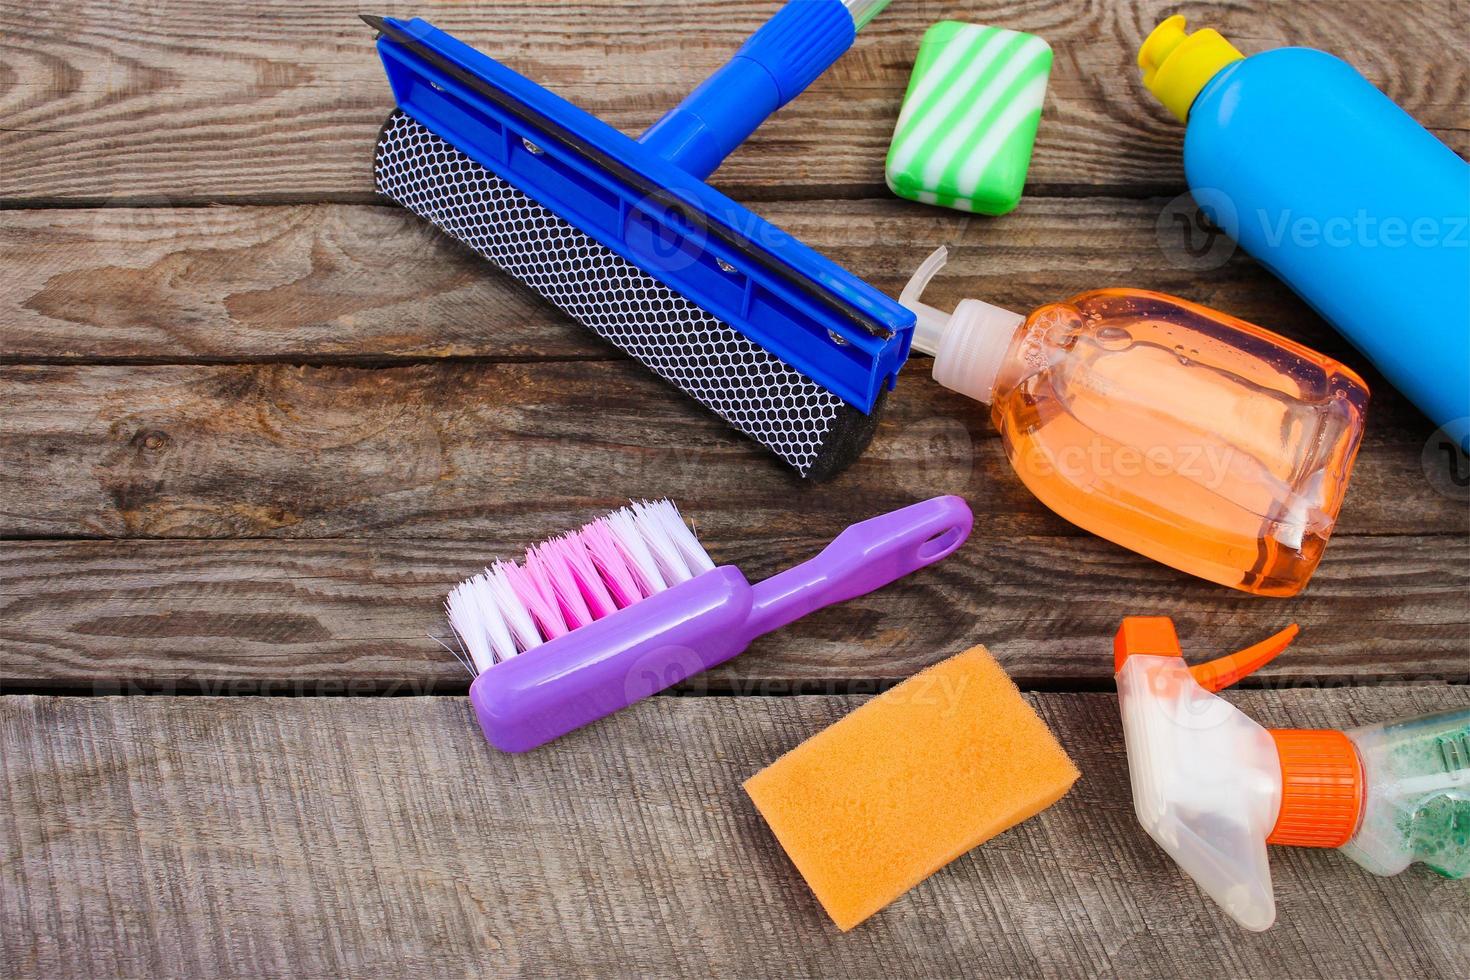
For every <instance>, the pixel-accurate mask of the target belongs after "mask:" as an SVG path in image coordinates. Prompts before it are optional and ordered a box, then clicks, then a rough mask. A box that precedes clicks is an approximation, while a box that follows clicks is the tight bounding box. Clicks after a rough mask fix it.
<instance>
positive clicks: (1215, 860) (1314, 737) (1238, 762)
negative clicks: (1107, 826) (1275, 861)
mask: <svg viewBox="0 0 1470 980" xmlns="http://www.w3.org/2000/svg"><path fill="white" fill-rule="evenodd" d="M1296 634H1297V628H1296V626H1289V627H1287V628H1286V629H1284V630H1282V631H1281V632H1280V633H1277V634H1276V635H1275V636H1273V637H1271V638H1270V639H1268V640H1265V641H1264V642H1262V643H1258V644H1256V645H1255V646H1253V647H1250V648H1248V649H1246V650H1242V651H1240V652H1239V653H1235V654H1231V655H1229V656H1227V657H1222V658H1221V659H1219V660H1215V661H1211V662H1210V663H1206V664H1201V665H1198V666H1195V667H1190V666H1188V665H1186V664H1185V662H1184V659H1183V655H1182V653H1181V652H1180V648H1179V638H1178V637H1177V636H1176V635H1175V632H1174V624H1173V623H1172V622H1171V621H1170V620H1169V619H1167V618H1165V617H1152V616H1148V617H1145V616H1135V617H1130V618H1128V619H1125V620H1124V621H1123V625H1122V628H1121V629H1119V630H1118V635H1117V637H1116V639H1115V640H1114V642H1113V656H1114V660H1113V667H1114V671H1115V674H1116V679H1117V683H1118V706H1119V709H1120V711H1121V712H1122V716H1123V736H1124V739H1125V741H1126V743H1127V748H1128V771H1129V776H1130V779H1131V781H1132V784H1133V806H1134V810H1135V812H1136V813H1137V815H1138V820H1139V822H1140V823H1141V824H1143V827H1144V829H1145V830H1146V831H1148V834H1149V836H1150V837H1152V838H1153V839H1154V840H1155V841H1157V842H1158V844H1159V846H1161V847H1162V848H1163V849H1164V850H1165V851H1167V852H1168V853H1169V856H1170V857H1172V858H1173V859H1174V860H1175V861H1177V862H1178V863H1179V866H1180V867H1181V868H1183V869H1184V871H1185V872H1186V873H1188V874H1189V876H1190V877H1192V878H1193V879H1194V880H1195V882H1196V883H1198V885H1199V886H1200V888H1201V889H1203V890H1204V892H1205V893H1206V894H1207V895H1209V896H1210V897H1211V898H1213V899H1214V900H1215V901H1216V902H1217V903H1219V905H1220V906H1221V907H1222V908H1223V909H1224V910H1225V911H1226V912H1227V913H1228V914H1229V915H1230V916H1231V918H1233V919H1235V920H1236V921H1237V922H1239V923H1240V924H1241V925H1242V926H1244V927H1245V928H1247V929H1250V930H1252V931H1257V932H1259V931H1261V930H1264V929H1267V928H1269V927H1270V926H1271V924H1272V923H1273V922H1274V921H1275V919H1276V900H1275V896H1274V894H1273V891H1272V887H1271V865H1270V861H1269V859H1268V857H1267V852H1266V845H1267V844H1285V845H1292V846H1297V847H1331V848H1341V849H1342V850H1343V852H1344V853H1346V854H1347V855H1348V856H1349V857H1351V858H1352V859H1353V860H1354V861H1356V862H1358V863H1359V864H1361V865H1362V866H1363V867H1365V868H1367V869H1368V870H1369V871H1372V872H1374V873H1375V874H1380V875H1392V874H1397V873H1398V872H1400V871H1402V870H1404V868H1406V867H1408V865H1409V864H1410V863H1412V862H1414V861H1422V862H1424V863H1425V864H1427V865H1428V866H1429V867H1430V869H1431V870H1433V871H1435V872H1437V873H1439V874H1441V875H1443V876H1445V877H1447V878H1463V877H1465V876H1466V875H1467V874H1470V707H1467V708H1466V709H1464V710H1460V711H1447V712H1443V713H1440V714H1436V715H1428V716H1425V717H1423V718H1417V719H1413V720H1409V721H1400V722H1394V723H1389V724H1379V725H1370V726H1367V727H1364V728H1359V729H1355V730H1354V731H1351V732H1340V731H1334V730H1330V729H1284V728H1263V727H1262V726H1260V725H1258V724H1257V723H1256V722H1255V721H1253V720H1251V719H1250V718H1249V717H1247V716H1246V715H1245V714H1244V713H1243V712H1241V711H1240V710H1239V709H1238V708H1236V707H1235V706H1234V705H1232V704H1230V702H1228V701H1226V700H1225V699H1224V698H1221V697H1218V696H1217V695H1216V693H1215V692H1217V691H1221V690H1223V689H1224V688H1226V687H1228V686H1229V685H1231V684H1233V683H1235V681H1237V680H1239V679H1240V678H1242V677H1245V676H1247V675H1248V674H1250V673H1251V672H1252V671H1255V670H1256V669H1258V668H1260V667H1261V666H1263V665H1264V664H1266V663H1267V662H1269V661H1270V660H1271V659H1272V658H1273V657H1275V656H1276V655H1277V654H1279V653H1280V652H1281V651H1282V650H1284V649H1286V647H1287V645H1288V644H1289V643H1290V642H1291V641H1292V639H1293V638H1294V637H1295V636H1296Z"/></svg>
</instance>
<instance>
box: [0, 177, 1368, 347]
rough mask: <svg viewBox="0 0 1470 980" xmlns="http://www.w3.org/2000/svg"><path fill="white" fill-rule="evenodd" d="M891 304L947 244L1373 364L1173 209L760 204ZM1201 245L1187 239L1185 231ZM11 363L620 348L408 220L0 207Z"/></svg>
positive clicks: (1173, 203) (968, 260)
mask: <svg viewBox="0 0 1470 980" xmlns="http://www.w3.org/2000/svg"><path fill="white" fill-rule="evenodd" d="M752 207H754V208H755V209H756V210H757V211H759V212H760V213H761V214H762V215H763V216H764V217H765V218H767V219H768V220H770V221H772V222H773V223H775V224H776V225H777V226H778V227H780V228H783V229H785V230H786V231H788V232H790V233H791V234H792V235H793V236H794V237H796V238H797V239H799V240H801V241H803V242H806V243H807V244H808V245H811V246H812V247H814V248H816V249H818V250H819V251H821V252H822V253H823V254H825V255H827V256H829V257H830V258H832V259H833V260H835V261H837V262H838V263H840V264H841V265H842V266H843V267H845V268H847V269H850V270H851V271H852V272H854V273H855V274H857V275H858V276H861V277H862V278H864V279H867V280H869V281H870V282H872V283H874V284H875V285H876V286H878V287H879V288H881V289H883V290H884V291H886V292H888V293H889V294H890V295H897V294H898V292H899V291H900V290H901V289H902V288H903V284H904V282H905V281H906V280H907V278H908V276H909V274H910V273H911V272H912V271H913V269H914V268H915V267H917V265H918V264H919V262H920V261H922V259H923V258H924V256H925V255H926V254H927V253H928V252H929V251H930V250H932V249H933V248H935V247H936V246H939V245H948V246H950V247H951V251H950V260H949V264H948V265H947V266H946V267H945V269H944V270H943V271H942V272H941V273H940V275H939V276H938V277H937V278H936V279H935V280H934V282H933V283H932V284H931V285H930V287H929V289H928V291H926V293H925V298H926V299H927V300H929V301H930V302H932V303H935V304H938V305H941V306H945V307H948V306H952V305H953V304H954V303H957V302H958V301H959V300H960V299H962V298H964V297H966V296H974V297H981V298H984V299H986V300H987V301H989V302H993V303H996V304H999V305H1001V306H1005V307H1009V308H1011V309H1015V310H1030V309H1033V308H1035V307H1036V306H1039V305H1040V304H1042V303H1046V302H1051V301H1054V300H1059V299H1063V298H1065V297H1068V296H1071V295H1074V294H1076V293H1079V292H1082V291H1084V290H1087V289H1096V288H1100V287H1103V286H1121V285H1139V286H1145V287H1147V288H1149V289H1154V290H1157V291H1159V292H1167V293H1174V294H1176V295H1179V296H1183V297H1185V298H1186V299H1191V300H1194V301H1195V302H1198V303H1204V304H1205V305H1207V306H1213V307H1216V308H1218V309H1222V310H1228V311H1229V312H1231V313H1233V314H1234V315H1236V316H1239V317H1242V318H1244V319H1246V320H1251V321H1253V322H1256V323H1260V324H1261V325H1263V326H1266V327H1269V328H1271V329H1274V330H1276V331H1278V332H1280V333H1283V334H1286V335H1287V336H1290V337H1292V338H1293V339H1296V340H1299V341H1301V342H1302V343H1304V344H1307V345H1309V346H1311V347H1314V348H1315V349H1317V350H1321V351H1324V352H1326V353H1329V354H1332V355H1334V356H1337V357H1340V358H1342V359H1343V360H1345V361H1346V362H1347V363H1350V364H1354V365H1360V364H1361V363H1362V358H1361V357H1359V356H1358V355H1357V354H1356V353H1354V352H1352V351H1351V349H1350V348H1349V347H1348V345H1347V344H1346V342H1345V341H1344V340H1343V339H1342V337H1341V335H1339V334H1338V333H1336V332H1335V331H1333V330H1332V329H1330V328H1329V327H1328V326H1327V325H1326V324H1324V323H1323V322H1322V321H1321V320H1320V319H1319V318H1318V317H1317V316H1316V315H1315V314H1313V313H1312V312H1311V311H1309V310H1308V309H1307V308H1306V306H1305V305H1304V304H1302V303H1301V302H1300V301H1299V300H1297V299H1296V298H1295V296H1293V295H1292V293H1291V291H1290V290H1289V289H1287V288H1286V286H1284V285H1283V284H1282V283H1281V282H1280V281H1279V280H1277V279H1276V278H1275V277H1273V276H1271V275H1270V274H1269V273H1267V272H1266V271H1265V270H1264V269H1262V268H1261V267H1260V266H1259V265H1257V264H1256V263H1255V262H1254V261H1252V260H1250V259H1249V258H1247V257H1246V256H1245V255H1244V254H1243V253H1239V252H1235V253H1234V254H1233V255H1232V254H1231V252H1230V248H1229V243H1228V240H1227V239H1223V238H1213V237H1205V236H1204V235H1203V234H1200V233H1199V229H1198V228H1197V227H1196V226H1193V225H1187V224H1185V223H1184V221H1183V219H1184V218H1186V217H1188V216H1189V215H1191V214H1192V213H1193V208H1192V206H1190V205H1188V204H1187V203H1186V202H1182V201H1179V200H1176V199H1174V198H1168V197H1165V198H1145V199H1136V200H1135V199H1127V198H1116V197H1113V198H1109V197H1097V198H1059V197H1028V198H1027V200H1026V203H1025V206H1024V207H1022V208H1021V209H1020V210H1019V211H1017V212H1016V213H1014V214H1012V215H1009V216H1007V217H1005V218H1004V219H1001V220H996V219H987V218H977V217H973V216H966V215H960V214H957V213H955V212H952V211H946V210H943V209H940V208H931V207H925V206H922V205H918V204H913V203H910V202H906V201H900V200H897V199H880V200H863V201H795V202H782V201H776V202H765V203H753V204H752ZM1191 235H1192V236H1193V237H1192V239H1191V238H1190V237H1187V236H1191ZM0 266H3V268H4V269H5V272H6V274H5V276H4V277H3V279H0V359H4V360H6V361H10V362H27V361H29V362H46V363H58V362H98V361H123V362H129V361H142V362H172V363H177V362H221V361H260V360H291V361H310V362H311V363H355V364H361V363H368V364H380V363H388V362H392V361H395V360H399V359H415V360H425V359H431V358H441V357H477V358H491V359H528V358H538V359H549V358H563V359H565V358H575V357H607V356H610V355H609V352H608V348H606V347H605V346H603V345H601V344H599V343H598V342H597V341H596V339H595V338H593V337H591V336H590V335H589V334H588V333H587V332H586V331H585V330H583V329H582V328H580V327H578V326H577V325H576V324H574V323H572V322H571V321H570V320H568V319H567V318H566V317H564V316H563V315H561V313H560V312H558V311H557V310H556V309H555V308H554V307H552V306H551V305H550V304H548V303H545V302H543V301H541V300H540V299H539V298H538V297H537V296H536V295H535V294H534V293H532V292H531V291H530V290H528V289H525V288H522V287H520V286H519V284H516V283H515V282H514V281H513V280H511V279H509V278H508V277H506V276H504V275H502V274H500V273H499V272H497V271H496V270H495V269H494V268H493V267H491V266H489V265H487V264H486V263H485V262H483V261H482V260H480V259H479V258H478V257H477V256H475V255H474V254H473V253H471V252H470V251H469V250H468V249H465V248H463V247H462V246H459V245H458V244H457V243H455V242H454V241H453V240H452V239H449V238H447V237H444V236H441V235H439V234H438V233H437V232H435V231H434V230H433V229H432V227H431V226H430V225H428V224H427V223H426V222H423V221H421V220H419V219H418V218H417V217H415V216H413V215H411V214H409V213H408V212H407V211H404V210H402V209H400V208H395V207H379V206H366V205H301V206H295V207H231V206H220V207H211V208H168V207H118V208H78V209H73V208H66V209H47V210H31V211H0Z"/></svg>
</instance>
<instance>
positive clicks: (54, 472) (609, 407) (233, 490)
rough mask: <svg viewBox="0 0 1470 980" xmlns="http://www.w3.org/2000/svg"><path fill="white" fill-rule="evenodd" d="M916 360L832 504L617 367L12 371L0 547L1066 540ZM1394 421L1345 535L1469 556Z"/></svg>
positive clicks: (1372, 448)
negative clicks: (940, 524) (819, 531)
mask: <svg viewBox="0 0 1470 980" xmlns="http://www.w3.org/2000/svg"><path fill="white" fill-rule="evenodd" d="M919 360H920V359H917V358H916V359H915V363H913V364H910V365H909V366H908V367H907V368H906V370H905V373H904V377H903V378H902V379H901V381H900V390H901V392H902V395H903V397H895V398H893V399H891V403H890V406H889V409H890V410H889V411H888V412H887V413H885V415H884V418H883V421H882V422H881V423H880V426H879V429H878V433H877V436H876V437H875V438H874V440H873V444H872V445H871V447H870V448H869V449H868V451H867V452H866V454H865V455H864V457H863V458H862V459H861V460H860V461H859V462H858V463H857V464H856V465H854V466H853V467H852V468H851V469H849V470H848V471H846V472H845V473H843V474H841V475H840V476H839V477H837V478H836V479H834V480H833V481H831V482H830V483H827V484H823V485H818V486H810V485H805V484H802V483H801V482H800V481H798V480H797V479H796V478H795V477H794V476H793V475H792V474H791V473H790V472H789V471H787V470H785V469H783V468H782V467H781V466H780V465H779V464H778V463H777V462H776V461H774V460H773V459H772V458H771V457H770V456H769V454H767V453H766V452H765V450H763V449H762V448H760V447H759V446H757V445H756V444H755V443H753V442H751V441H749V440H747V439H745V438H744V437H742V436H740V435H738V434H736V433H735V432H734V431H733V430H731V429H730V428H728V427H727V426H726V425H725V424H724V423H723V422H721V421H720V420H719V419H718V418H716V417H715V416H714V415H712V414H710V413H708V412H706V411H704V410H703V409H702V408H700V407H699V406H697V405H696V404H695V403H693V402H692V401H691V400H689V399H687V398H685V397H683V396H682V395H679V394H678V393H676V392H674V391H672V390H670V389H669V387H668V386H667V385H665V384H664V383H663V382H662V381H659V380H658V379H657V378H655V377H654V376H653V375H652V374H650V373H649V372H648V371H647V370H645V369H644V368H643V367H642V366H641V365H639V364H637V363H635V362H632V361H626V360H617V361H596V362H571V363H567V362H543V363H527V364H504V363H500V364H485V363H475V362H470V363H465V362H459V361H447V362H445V361H440V362H434V363H429V364H419V365H411V366H403V367H394V368H383V369H362V368H356V367H321V368H314V367H301V366H292V365H241V366H195V365H184V366H157V367H153V366H148V367H133V366H61V367H32V366H19V367H8V368H3V369H0V403H3V404H5V405H6V406H7V409H6V412H5V414H4V416H3V418H0V500H3V504H0V506H3V514H0V533H3V534H5V535H9V536H25V537H35V536H47V537H71V536H77V535H102V536H109V537H140V536H141V537H256V536H261V535H269V536H279V537H341V536H345V535H371V536H416V537H418V536H433V537H440V538H444V537H456V538H464V537H468V536H483V535H486V534H495V533H503V532H504V531H505V530H506V529H507V528H508V524H507V521H508V519H510V518H511V517H512V515H518V516H519V517H520V518H522V519H524V518H527V517H531V516H534V517H535V519H536V523H535V525H534V529H535V531H536V534H535V535H534V537H532V538H531V540H535V539H537V538H539V537H541V536H542V535H544V534H547V533H551V532H555V531H560V530H565V529H567V528H570V527H574V526H576V524H577V523H578V522H579V520H581V519H583V518H584V517H585V516H586V515H588V514H589V512H596V511H597V510H599V509H606V508H608V507H610V506H614V505H616V504H617V503H619V502H621V501H626V500H627V499H629V498H639V497H662V496H668V497H671V498H673V499H674V500H676V501H679V502H681V503H684V504H686V505H687V507H688V509H689V512H690V514H691V516H693V517H695V518H696V519H697V520H698V521H699V523H700V525H701V527H704V528H707V529H708V531H707V533H709V534H710V540H711V541H713V542H718V541H720V540H721V539H722V536H724V535H725V534H727V533H729V532H731V531H734V532H737V533H738V534H748V533H750V532H751V531H752V530H754V529H760V528H766V529H770V530H773V531H784V532H788V533H789V532H791V531H793V530H794V529H796V528H798V527H814V526H815V525H814V524H813V520H814V518H815V517H816V516H817V515H823V516H825V517H826V518H827V520H826V522H825V524H824V525H823V526H824V528H826V529H829V530H831V531H832V533H836V531H837V530H839V529H840V528H841V526H842V525H843V522H851V520H852V519H853V518H854V516H855V514H867V513H878V512H879V511H881V510H884V509H888V508H891V507H895V506H898V505H900V504H902V503H907V502H912V501H913V500H914V499H921V498H923V497H926V496H931V495H934V494H937V493H963V494H964V495H965V496H966V497H967V498H968V499H969V501H970V503H971V505H972V506H973V507H974V509H975V510H976V512H977V513H980V514H983V515H984V517H983V519H982V525H981V532H982V540H983V538H984V537H988V536H1002V535H1006V534H1032V533H1048V534H1065V533H1068V529H1069V525H1067V524H1066V523H1065V522H1064V521H1062V520H1061V519H1060V518H1058V517H1056V516H1055V515H1053V514H1052V513H1051V512H1050V511H1048V510H1047V509H1046V508H1045V507H1044V506H1042V505H1041V504H1040V503H1038V502H1037V501H1036V500H1035V499H1034V498H1033V497H1032V496H1031V494H1030V493H1029V492H1028V491H1027V490H1026V489H1025V488H1024V487H1023V486H1022V485H1021V483H1020V481H1018V480H1017V479H1016V478H1015V475H1014V474H1013V472H1012V470H1011V467H1010V464H1009V463H1008V462H1007V461H1006V459H1005V456H1004V453H1003V452H1002V447H1001V444H1000V440H999V438H998V437H997V436H996V434H995V431H994V429H993V428H992V427H991V426H990V422H989V420H988V418H987V417H986V415H985V413H984V410H983V409H981V408H980V407H979V406H977V405H975V404H974V403H972V402H969V401H968V400H966V399H963V398H961V397H959V396H956V395H953V394H951V393H948V392H945V391H944V390H943V389H941V388H940V387H939V386H938V385H937V384H935V383H934V382H933V381H932V380H930V379H928V378H925V377H923V376H922V372H923V371H924V370H925V369H926V367H927V366H926V365H923V364H920V363H918V361H919ZM1381 401H1382V402H1387V403H1388V406H1389V407H1388V408H1387V409H1386V410H1383V406H1382V404H1380V406H1379V408H1380V412H1379V413H1378V414H1377V415H1376V416H1375V417H1374V418H1373V420H1372V424H1371V425H1370V426H1369V429H1368V432H1367V435H1366V436H1365V438H1364V447H1363V449H1362V451H1361V452H1360V454H1359V457H1358V462H1357V465H1356V468H1355V470H1354V474H1353V482H1352V485H1351V489H1350V492H1349V496H1348V499H1347V503H1346V506H1345V508H1344V511H1343V515H1342V518H1341V520H1340V522H1339V525H1338V527H1339V528H1340V530H1341V531H1343V532H1344V533H1353V532H1371V533H1375V534H1423V533H1426V532H1429V533H1444V534H1457V533H1458V534H1463V533H1464V532H1465V529H1466V526H1467V523H1470V512H1467V509H1466V507H1465V502H1464V499H1463V496H1462V495H1456V494H1453V493H1446V492H1441V491H1440V490H1439V489H1436V485H1435V483H1433V482H1432V481H1431V480H1430V479H1429V478H1428V477H1426V475H1425V469H1424V463H1423V459H1422V457H1423V448H1424V445H1425V439H1426V437H1427V436H1428V434H1429V433H1428V432H1427V431H1423V430H1427V429H1428V428H1429V427H1428V425H1427V423H1424V422H1423V421H1422V420H1421V419H1419V418H1418V416H1415V415H1410V414H1409V413H1410V410H1409V409H1407V408H1406V407H1400V408H1398V409H1395V407H1394V406H1395V405H1396V404H1397V405H1398V406H1402V403H1401V402H1397V400H1396V399H1395V397H1394V396H1393V395H1392V393H1391V392H1389V393H1388V394H1387V397H1385V398H1384V399H1382V400H1381ZM594 418H595V419H596V424H595V425H593V424H591V422H592V420H593V419H594ZM1416 421H1417V428H1418V429H1419V430H1420V431H1416ZM1119 465H1123V463H1122V462H1121V461H1120V463H1119ZM732 536H733V535H732ZM527 543H529V541H528V542H527Z"/></svg>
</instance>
